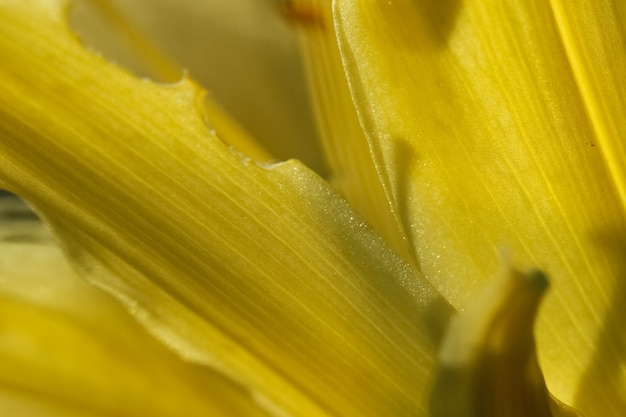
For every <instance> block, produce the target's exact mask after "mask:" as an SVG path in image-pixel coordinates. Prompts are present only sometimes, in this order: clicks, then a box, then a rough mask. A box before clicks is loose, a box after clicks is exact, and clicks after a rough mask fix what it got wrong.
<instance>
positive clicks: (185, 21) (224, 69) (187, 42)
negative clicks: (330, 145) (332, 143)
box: [72, 0, 327, 175]
mask: <svg viewBox="0 0 626 417" xmlns="http://www.w3.org/2000/svg"><path fill="white" fill-rule="evenodd" d="M73 9H74V10H73V11H72V26H73V27H75V28H76V30H77V32H78V33H79V34H80V36H81V38H83V39H84V40H85V43H86V44H88V45H92V46H93V47H94V48H95V49H97V50H99V51H102V53H103V54H104V56H105V57H107V58H108V59H109V60H111V61H113V62H119V63H120V64H121V65H124V66H127V67H128V68H131V69H132V70H133V71H136V73H137V74H139V75H141V76H150V77H153V78H154V79H156V80H159V81H168V82H171V81H174V80H175V79H174V78H172V74H174V76H175V74H177V73H179V72H180V71H177V70H176V67H177V66H180V67H181V68H184V69H185V70H186V71H188V72H189V74H190V76H191V77H192V78H193V79H194V80H196V81H198V82H199V83H200V84H201V85H202V86H203V87H204V88H206V89H208V90H209V91H210V92H211V96H210V97H209V99H210V100H211V101H212V102H214V103H218V104H219V106H220V107H221V108H223V109H225V111H226V112H228V113H229V114H230V115H231V116H232V117H233V118H235V119H236V120H237V121H238V122H239V124H240V125H242V126H243V127H244V128H245V130H247V131H249V132H251V133H252V134H253V135H254V137H255V138H256V139H257V140H258V141H259V142H260V143H262V145H263V147H264V148H265V149H267V150H268V151H269V153H270V154H271V155H274V156H275V158H279V159H287V158H298V159H300V160H302V161H304V162H305V163H306V164H307V166H310V167H312V168H313V169H314V170H315V171H316V172H318V173H320V174H321V175H325V174H326V171H327V167H326V164H325V161H324V156H323V153H322V152H321V150H320V149H319V146H318V139H317V131H316V128H315V125H314V123H313V118H312V116H311V114H312V113H311V109H310V105H309V97H308V94H307V92H306V91H305V83H304V81H303V79H302V78H303V75H302V64H301V62H300V60H299V57H298V49H297V43H296V40H297V39H296V34H295V32H294V31H293V30H292V29H291V28H290V27H289V25H288V23H287V22H285V20H284V19H283V18H282V17H281V14H280V8H279V7H278V5H277V4H276V2H274V1H256V0H244V1H241V0H240V1H236V2H224V1H220V0H204V1H200V2H198V1H194V0H189V1H185V0H141V1H137V0H135V1H125V0H78V1H76V4H75V6H74V7H73ZM161 51H163V52H161ZM212 107H214V105H213V106H212ZM212 122H213V123H214V124H216V123H218V120H215V119H213V120H212ZM251 156H253V155H251Z"/></svg>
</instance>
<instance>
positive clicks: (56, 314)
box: [0, 196, 270, 417]
mask: <svg viewBox="0 0 626 417" xmlns="http://www.w3.org/2000/svg"><path fill="white" fill-rule="evenodd" d="M17 202H18V201H17V198H15V197H8V196H4V197H0V329H1V331H0V363H2V366H0V410H2V413H3V414H5V415H10V416H29V417H30V416H43V415H45V416H129V417H131V416H137V415H150V416H180V415H181V414H184V415H189V416H206V415H246V416H247V415H250V416H267V415H270V414H269V413H268V412H266V411H265V410H264V409H263V407H262V406H261V405H260V404H258V403H257V402H256V400H255V399H254V397H253V396H252V393H251V392H249V391H248V390H247V389H245V388H243V387H241V386H238V385H237V384H234V383H233V382H232V381H230V380H229V379H228V378H226V377H225V376H223V375H220V374H218V373H216V372H214V371H211V370H209V369H207V368H205V367H202V366H199V365H193V364H189V363H187V362H185V361H184V360H183V359H181V358H180V357H179V356H177V355H176V354H175V353H173V352H172V351H170V350H168V349H167V348H166V347H165V346H163V345H162V344H161V343H159V342H158V341H156V340H155V339H154V338H153V337H151V336H150V335H149V334H148V333H147V332H146V330H145V329H143V328H142V327H141V326H139V325H138V324H137V322H136V320H135V319H134V318H133V317H132V316H131V315H130V314H129V313H128V312H127V311H125V310H124V309H123V308H122V307H121V306H120V305H119V303H118V302H117V301H116V300H114V299H113V298H112V297H110V296H109V295H107V294H105V293H103V292H102V291H100V290H98V289H97V288H95V287H93V286H91V285H89V284H88V283H86V282H85V281H84V280H83V279H82V278H81V277H79V276H78V275H77V274H76V273H75V272H74V271H73V270H72V269H71V267H70V265H69V264H68V262H67V260H66V259H65V257H64V256H63V254H62V253H61V251H60V249H59V248H58V247H57V246H56V244H55V242H54V241H53V240H52V239H51V237H50V236H49V235H48V234H47V233H46V232H45V231H44V230H43V225H42V224H41V222H39V221H38V219H37V218H36V217H35V216H34V214H33V213H32V212H30V211H29V210H27V209H25V208H24V207H23V203H22V206H20V205H19V204H17Z"/></svg>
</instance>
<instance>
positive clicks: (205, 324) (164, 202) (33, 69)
mask: <svg viewBox="0 0 626 417" xmlns="http://www.w3.org/2000/svg"><path fill="white" fill-rule="evenodd" d="M0 4H1V5H2V8H1V9H0V13H1V16H0V18H1V19H2V21H3V24H2V25H0V51H1V52H0V53H1V54H2V55H3V57H4V58H3V59H4V63H3V65H2V67H1V68H0V80H1V82H0V85H2V87H1V88H2V94H0V113H1V115H2V117H1V118H0V176H1V178H2V181H3V183H4V184H5V185H6V186H8V187H9V188H11V189H12V190H13V191H15V192H18V193H20V194H23V195H25V196H26V197H27V198H28V199H29V200H30V201H31V202H32V203H33V204H34V205H35V206H36V207H37V208H38V209H39V210H40V211H41V212H42V213H43V214H44V215H45V216H46V219H47V220H48V221H49V222H50V223H51V224H52V225H53V226H54V227H55V229H56V231H57V234H58V236H59V237H60V238H62V240H63V242H64V246H65V249H66V251H67V252H68V253H70V254H72V255H73V256H74V258H75V259H76V262H77V266H78V267H79V268H81V270H82V271H83V273H85V274H86V275H87V276H89V277H90V278H91V279H92V280H94V281H95V282H97V283H98V285H100V286H101V287H105V288H106V289H108V290H109V291H110V292H112V293H113V294H115V295H116V296H117V297H118V298H119V299H121V300H122V301H123V302H124V303H125V304H126V306H127V307H128V308H130V310H131V311H133V312H134V314H135V317H136V318H137V319H139V320H140V321H141V322H143V323H144V324H145V325H146V326H147V328H148V329H149V330H150V331H151V332H152V333H153V334H155V335H156V336H158V337H159V338H160V339H161V340H162V341H164V342H165V343H167V344H168V345H169V346H170V347H171V348H172V349H174V350H175V351H177V352H178V353H179V354H180V355H182V356H183V357H185V358H186V359H188V360H191V361H195V362H199V363H202V364H206V365H210V366H212V367H215V368H218V369H219V370H220V371H222V372H224V373H225V374H227V375H228V376H229V377H231V378H232V379H233V380H235V381H236V382H237V383H238V384H241V385H242V386H244V387H246V389H248V390H250V391H251V392H253V393H254V395H255V398H256V399H257V401H258V402H261V403H263V404H264V405H265V406H266V407H267V408H268V409H271V410H273V411H274V412H275V413H276V414H280V412H281V410H282V411H286V412H289V413H292V414H298V415H346V416H353V415H361V416H367V415H372V416H378V415H384V414H393V415H423V413H424V412H425V411H424V410H425V407H426V401H425V397H426V395H427V393H426V390H427V388H428V384H429V382H430V378H431V377H432V368H433V364H434V349H435V342H436V340H437V338H438V337H439V336H440V334H441V331H442V329H443V326H444V324H445V322H446V321H447V319H448V317H449V315H450V312H451V308H450V306H449V305H448V304H447V302H445V301H444V300H443V299H442V297H441V296H440V295H439V294H438V293H437V292H435V291H434V290H433V289H432V288H431V286H430V285H429V284H428V283H426V282H425V281H424V280H423V279H422V278H421V277H420V275H419V274H417V273H416V272H415V271H414V270H413V269H411V268H410V267H409V266H407V265H406V264H405V263H404V262H403V261H402V260H401V259H399V258H398V257H397V256H396V255H394V254H393V253H392V251H391V250H389V249H388V248H387V247H386V246H385V245H384V243H383V241H382V239H380V238H379V237H378V236H377V235H376V234H375V233H374V232H373V231H372V230H371V229H370V228H369V227H368V226H366V225H365V224H364V222H363V221H362V220H360V218H359V217H358V215H357V214H356V213H354V212H353V211H352V210H351V209H350V208H349V207H348V205H347V204H346V203H345V202H344V201H343V200H342V199H341V198H339V197H338V196H337V195H336V194H335V193H334V192H333V191H332V190H331V189H330V188H329V186H328V184H327V183H326V182H325V181H323V180H322V179H320V178H319V177H318V176H317V175H315V174H314V173H312V172H311V171H309V170H308V169H307V168H305V167H304V166H302V165H301V164H299V163H297V162H293V161H292V162H286V163H283V164H278V165H274V166H258V165H257V164H255V163H253V162H252V161H250V160H248V159H247V158H245V157H244V156H242V155H239V154H238V153H237V152H236V151H234V150H232V149H230V148H229V147H228V146H227V145H225V144H224V142H222V141H221V140H220V139H219V137H218V135H219V133H220V132H217V133H215V134H214V133H212V132H210V131H208V130H207V129H206V127H205V126H204V124H203V121H202V120H201V117H200V116H199V111H198V110H197V109H198V108H199V107H201V106H200V105H199V104H198V100H200V99H201V97H202V94H201V92H200V91H199V89H198V88H197V87H196V86H195V85H194V84H193V83H192V82H191V81H188V80H184V81H182V82H181V83H180V84H179V85H172V86H157V85H155V84H153V83H151V82H149V81H141V80H137V79H136V78H134V77H132V76H130V75H129V74H128V73H126V72H124V71H122V70H120V69H119V68H117V67H114V66H112V65H110V64H108V63H106V62H105V61H104V60H102V59H100V58H98V57H96V56H94V55H92V54H89V53H87V52H85V51H84V49H82V48H81V47H80V45H79V44H78V43H77V42H76V40H75V39H72V38H71V37H70V36H69V35H68V33H67V30H66V28H65V27H64V23H63V22H64V19H63V16H62V14H61V13H60V11H59V2H58V1H44V0H28V1H23V0H20V1H9V0H5V1H3V2H2V3H0ZM16 38H19V39H20V42H19V43H16V42H14V41H13V40H14V39H16Z"/></svg>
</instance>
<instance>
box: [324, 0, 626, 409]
mask: <svg viewBox="0 0 626 417" xmlns="http://www.w3.org/2000/svg"><path fill="white" fill-rule="evenodd" d="M567 7H570V6H567ZM589 7H592V6H589ZM577 10H578V9H571V13H572V15H574V14H577V13H578V12H577ZM603 10H604V12H603V13H606V14H608V15H609V17H610V16H611V15H612V13H614V8H613V9H612V8H604V9H603ZM335 11H336V14H335V15H336V18H337V23H336V28H337V30H338V37H339V42H340V49H341V52H342V57H343V59H344V64H345V68H346V71H347V74H348V78H349V82H350V84H351V91H352V93H353V97H354V100H355V103H356V105H357V109H358V112H359V116H360V118H361V124H362V126H363V128H364V130H365V132H366V134H367V135H368V140H369V142H370V145H371V147H372V151H373V155H374V159H375V162H376V164H377V165H376V166H377V168H378V170H379V172H380V174H381V176H382V177H383V181H384V182H388V183H389V184H391V187H392V191H393V193H392V196H393V199H392V202H393V203H394V204H395V206H396V207H397V210H399V211H400V212H401V213H402V216H403V219H404V224H405V225H407V227H408V232H409V233H410V235H411V236H412V240H413V243H414V245H415V246H416V250H417V252H418V260H419V263H420V267H421V270H422V271H423V273H424V274H425V276H426V277H427V278H428V279H429V280H430V281H431V282H432V283H434V285H435V286H436V287H437V288H438V289H439V290H440V291H441V292H442V293H444V294H445V295H446V297H447V298H448V299H449V300H450V301H451V302H452V303H453V304H454V305H455V306H457V307H459V308H462V307H463V306H464V305H465V304H466V303H467V302H468V300H469V299H471V298H472V297H473V296H474V295H475V294H476V292H477V290H478V288H480V287H481V286H483V284H484V283H485V281H486V280H488V279H489V278H490V277H491V276H493V275H494V274H495V273H496V271H497V268H498V264H499V260H498V259H499V257H498V252H499V250H500V248H505V249H506V250H508V251H509V252H510V253H511V254H512V256H513V257H514V259H516V260H518V261H519V262H520V263H521V264H523V265H528V266H536V267H540V268H542V269H544V270H545V271H546V272H547V273H548V274H549V275H550V276H551V277H553V281H552V282H553V291H552V292H551V294H550V295H548V297H547V300H546V304H545V309H544V312H543V314H541V316H540V318H539V324H538V348H539V358H540V362H541V366H542V367H543V369H544V370H545V372H546V380H547V382H548V386H549V388H550V389H551V390H552V391H553V392H554V393H555V394H556V395H557V397H559V398H560V399H562V400H564V401H565V402H567V403H569V404H571V403H572V402H574V401H582V398H583V397H584V396H585V395H587V394H586V393H585V389H584V387H586V386H589V385H595V386H596V391H595V392H596V394H595V395H594V402H595V406H594V407H591V405H590V403H588V402H587V401H586V400H585V401H584V402H585V404H586V405H585V406H584V407H582V406H581V409H582V411H583V413H584V414H585V415H587V416H592V415H597V416H604V415H611V414H610V413H613V414H612V415H619V414H616V413H617V412H618V410H623V408H624V406H625V405H626V384H624V369H625V368H624V363H625V358H624V352H626V350H625V349H624V336H625V331H624V326H623V325H621V324H619V323H620V322H622V321H621V317H623V311H622V310H623V305H624V303H622V302H620V301H619V300H621V299H623V297H624V294H625V291H626V290H625V288H624V286H623V282H624V280H623V279H622V277H623V274H624V270H625V269H624V266H625V265H624V257H623V253H624V248H625V246H626V245H625V243H624V242H625V241H624V239H625V236H626V234H625V231H626V223H625V221H624V211H623V206H622V203H621V201H620V197H619V193H618V191H617V188H619V187H616V186H615V184H619V183H620V182H621V181H623V177H622V176H621V173H620V172H618V171H616V170H615V169H614V168H612V165H611V164H607V163H606V161H605V155H606V154H612V153H613V152H614V151H613V150H612V148H611V145H608V147H607V144H606V142H607V139H606V138H605V139H602V138H601V137H599V136H598V130H597V128H596V126H597V124H596V123H595V122H594V121H593V120H594V118H593V117H590V114H588V112H587V111H588V109H589V105H588V104H587V101H586V99H585V97H584V96H581V94H580V93H579V91H580V88H581V83H580V82H579V81H578V78H577V77H575V76H574V74H573V72H572V68H573V67H572V65H571V63H570V57H569V55H568V54H566V50H565V48H564V46H563V43H562V34H561V33H560V31H559V25H557V22H556V21H555V17H554V13H553V10H552V8H551V7H550V4H548V3H546V2H540V1H538V2H534V1H532V2H527V1H513V2H505V3H503V2H498V1H482V2H462V1H455V0H450V1H445V2H441V3H434V2H414V1H409V0H394V1H388V2H378V1H360V0H359V1H357V0H339V1H337V2H336V10H335ZM597 19H598V20H596V21H595V23H593V25H591V27H590V28H589V29H588V30H589V31H591V32H593V33H595V32H598V33H600V32H603V30H604V29H603V27H600V26H597V27H596V26H595V25H600V24H601V23H602V22H604V23H607V24H609V26H610V27H611V25H610V21H611V19H609V18H608V17H602V16H600V15H598V16H597ZM613 19H614V21H618V20H619V18H618V17H617V16H616V15H613ZM586 21H587V22H591V20H586ZM579 27H580V28H581V29H580V32H577V34H576V36H578V37H585V36H587V32H586V31H583V29H582V27H583V26H582V25H581V26H579ZM612 33H613V35H611V37H612V38H611V39H612V41H613V42H616V43H615V47H610V48H609V49H610V50H611V51H613V53H612V54H607V55H606V56H605V60H606V61H607V62H608V61H609V60H610V59H612V58H615V59H616V60H617V61H619V62H621V60H623V59H624V57H623V54H624V53H623V50H621V49H620V48H622V47H623V43H624V36H623V35H622V34H621V32H616V31H613V32H612ZM603 45H604V44H603V42H601V41H598V42H596V46H597V48H598V51H596V52H595V53H597V54H602V53H603V52H601V51H602V49H603V48H604V47H603ZM618 45H619V46H618ZM588 65H595V63H594V64H592V63H591V62H589V63H588ZM607 65H608V64H607ZM620 65H621V64H620ZM604 68H606V66H604ZM603 71H604V70H603ZM606 71H609V72H610V70H606ZM611 74H612V76H613V77H622V74H621V71H619V72H614V73H613V72H612V73H611ZM606 81H607V83H606V87H605V88H607V89H610V88H612V86H611V84H610V79H608V78H607V79H606ZM622 82H623V81H622ZM617 91H618V92H616V93H615V94H619V91H621V90H620V89H619V88H618V89H617ZM613 104H614V107H615V108H616V109H617V110H616V111H617V112H623V110H624V108H623V107H619V106H621V104H619V103H618V102H617V101H613ZM593 110H594V111H596V110H597V109H596V108H594V109H593ZM615 116H616V114H615V113H611V114H606V115H605V116H603V117H605V118H606V119H611V118H612V119H611V120H613V122H614V123H621V122H620V121H621V120H623V117H622V116H621V115H620V116H619V117H617V118H615ZM613 132H614V134H615V135H620V134H621V132H619V131H615V129H614V130H613ZM600 139H602V140H600ZM623 140H624V139H623V137H621V136H611V137H610V138H608V141H609V142H611V143H612V144H613V145H612V146H613V147H616V146H617V147H619V146H623V145H617V144H618V143H621V142H623ZM619 155H620V154H619V153H617V154H615V157H616V158H619ZM577 399H578V400H577Z"/></svg>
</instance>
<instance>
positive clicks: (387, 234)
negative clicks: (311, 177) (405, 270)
mask: <svg viewBox="0 0 626 417" xmlns="http://www.w3.org/2000/svg"><path fill="white" fill-rule="evenodd" d="M284 13H285V14H286V16H288V18H289V19H290V21H292V22H293V23H294V25H295V26H296V27H298V28H299V30H300V33H301V44H302V54H303V57H304V62H305V69H306V72H307V75H308V78H309V85H310V90H311V98H312V101H313V104H314V109H315V114H316V118H317V124H318V126H319V129H320V138H321V141H322V147H323V149H324V152H325V155H326V158H327V160H328V164H329V168H330V171H331V183H332V184H333V186H334V187H335V188H336V189H337V190H338V191H339V192H341V194H342V195H343V196H344V197H345V198H346V199H347V200H348V201H349V202H350V204H351V205H352V206H353V207H354V208H355V209H356V210H357V211H358V212H359V213H360V214H361V215H362V216H363V217H365V219H366V220H367V221H368V222H369V223H370V224H371V225H372V227H374V229H376V230H377V231H378V232H379V233H380V234H381V235H382V237H383V238H384V239H385V241H386V242H387V243H388V244H389V245H390V246H391V247H392V248H393V249H395V250H396V252H398V253H399V254H400V255H402V256H403V257H404V258H405V259H407V260H413V259H414V251H413V248H412V246H411V243H410V241H409V239H408V238H407V234H406V230H405V229H404V227H403V226H402V219H401V218H400V217H399V214H400V213H399V212H398V211H397V210H394V207H392V206H391V205H390V204H389V201H390V199H389V198H388V197H387V192H388V191H389V187H388V184H383V183H381V178H380V176H379V175H378V173H377V171H376V169H375V167H374V164H373V161H372V157H371V154H370V149H369V145H368V143H367V139H366V138H365V134H364V132H363V129H361V125H360V124H359V119H358V117H357V114H356V111H355V108H354V105H353V104H352V97H351V96H350V90H349V89H348V82H347V80H346V77H345V73H344V71H343V65H342V63H341V57H340V55H339V48H338V46H337V38H336V36H335V30H334V27H333V21H332V10H331V2H330V1H329V0H294V1H290V2H288V6H287V7H286V8H285V12H284Z"/></svg>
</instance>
